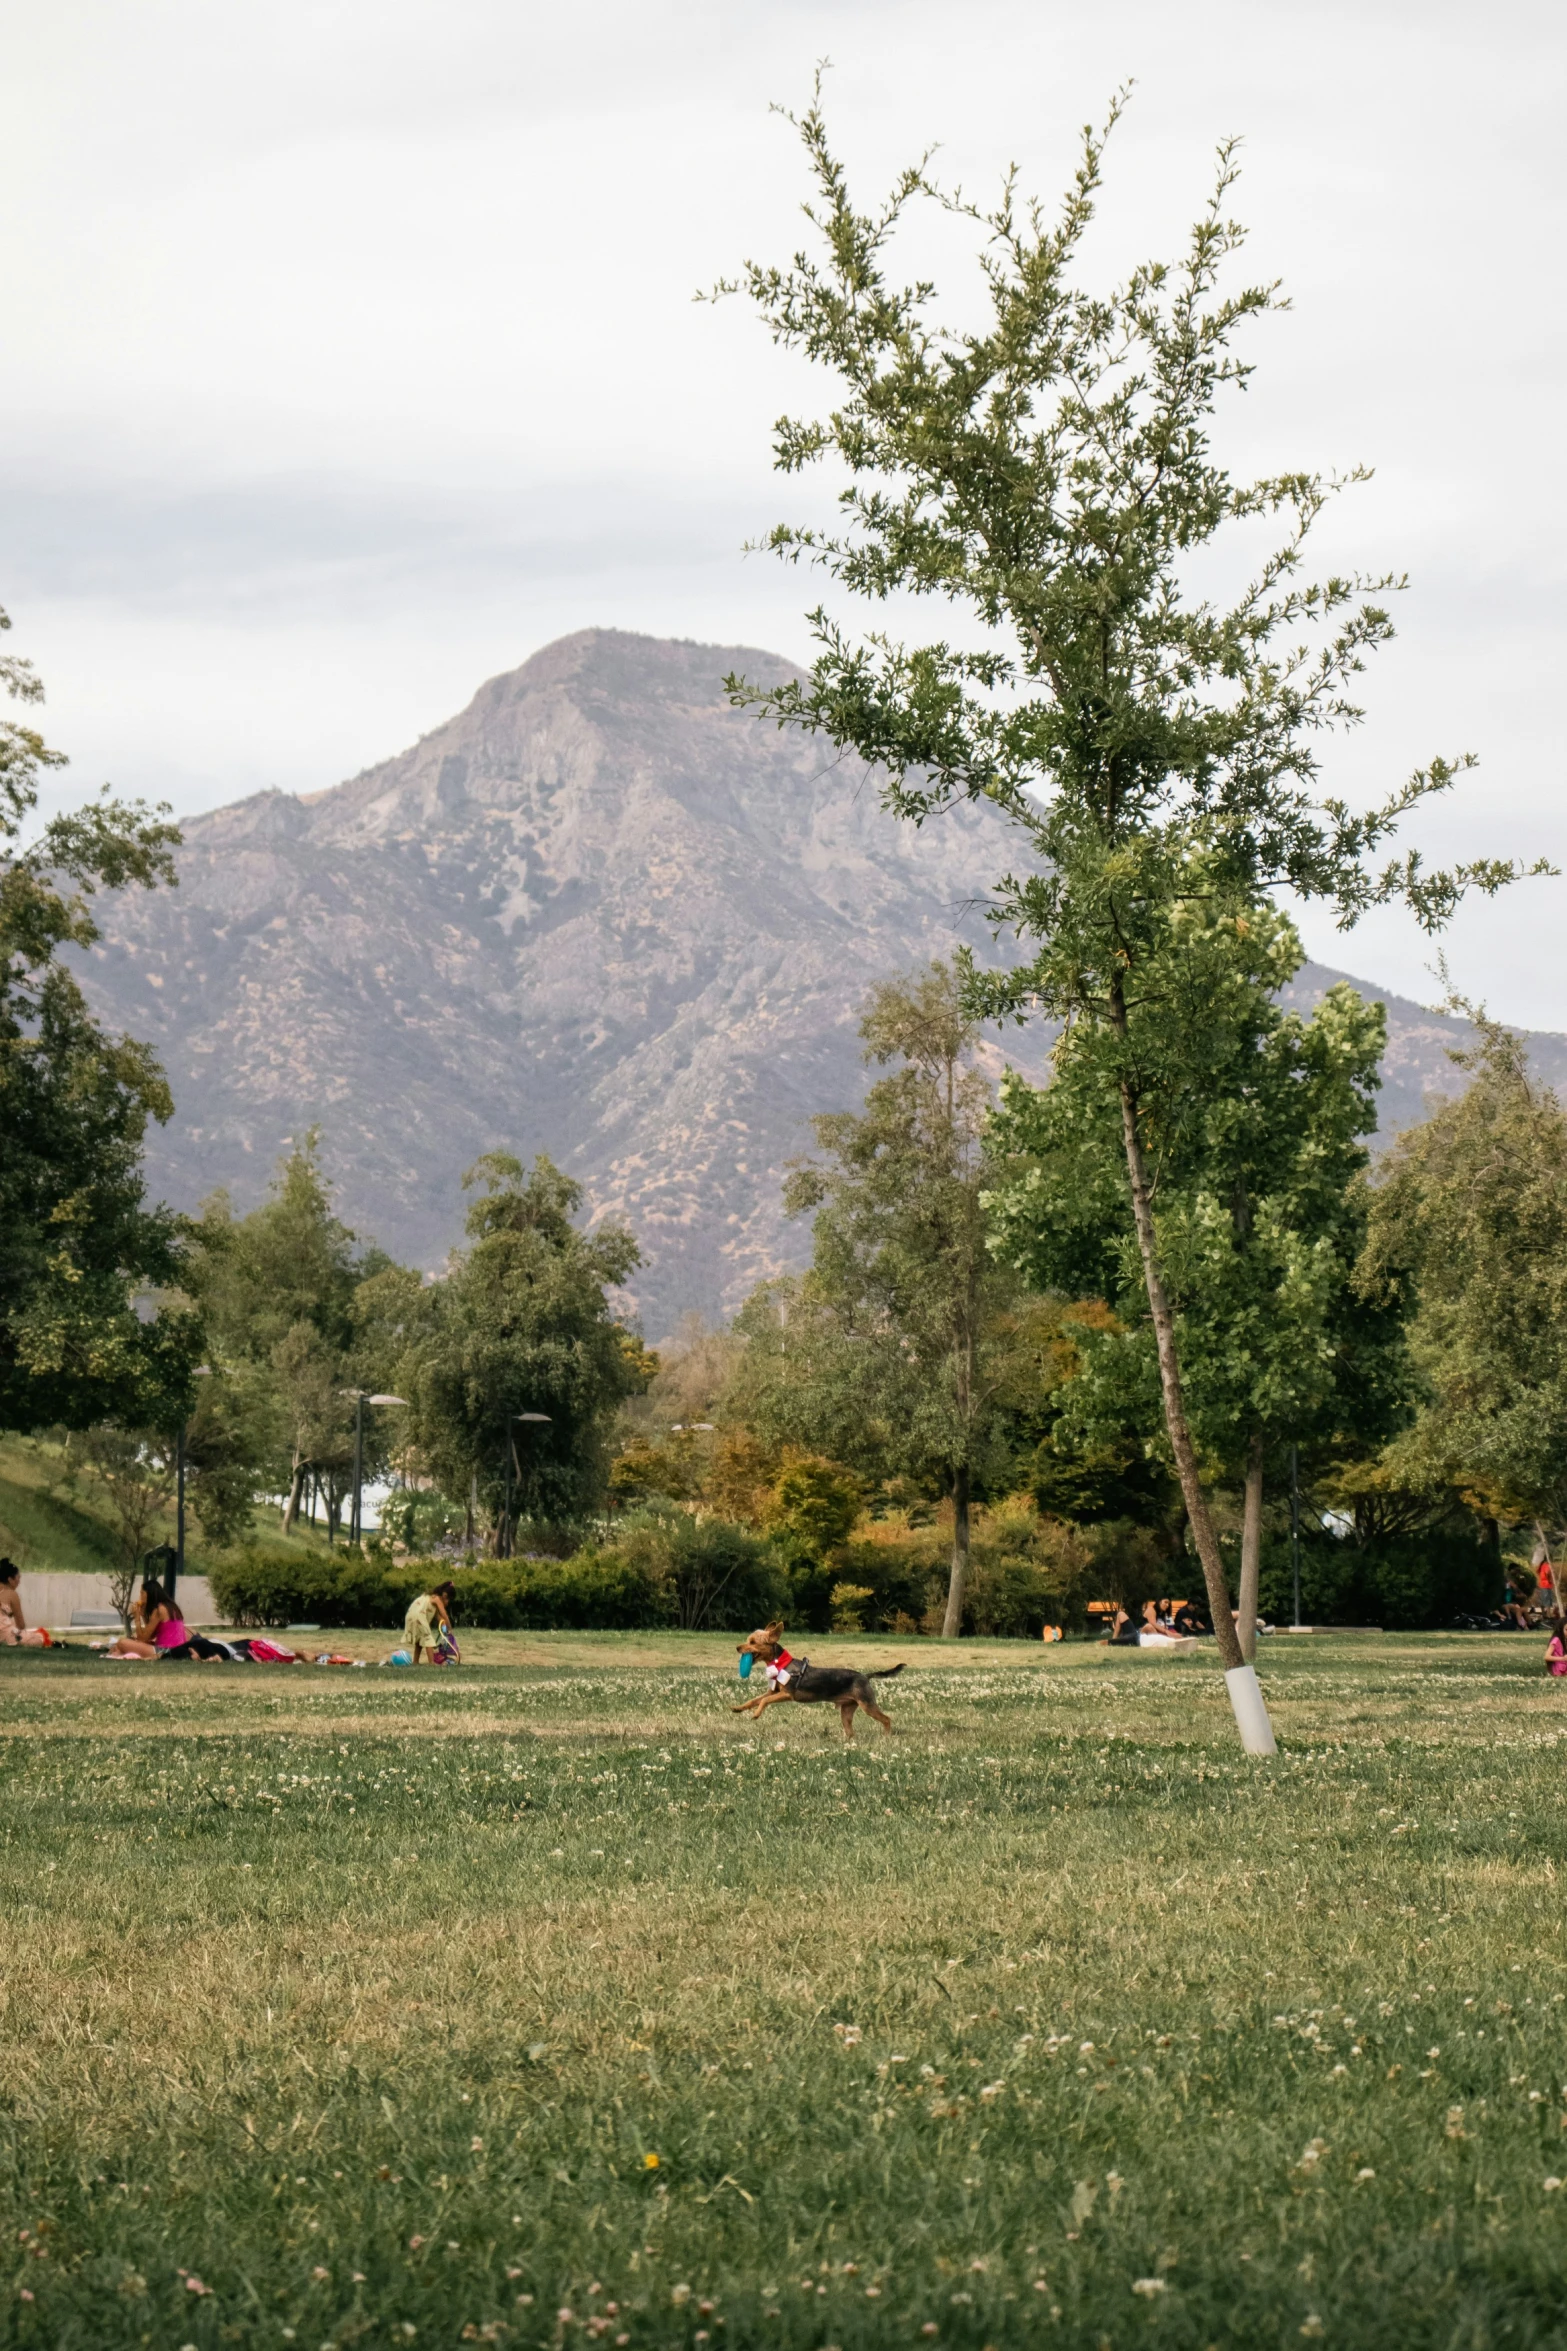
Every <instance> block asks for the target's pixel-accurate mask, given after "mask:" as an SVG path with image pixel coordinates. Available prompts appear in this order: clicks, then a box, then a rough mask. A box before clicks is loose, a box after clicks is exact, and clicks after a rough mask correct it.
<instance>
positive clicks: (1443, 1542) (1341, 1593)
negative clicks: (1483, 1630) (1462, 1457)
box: [1259, 1531, 1502, 1633]
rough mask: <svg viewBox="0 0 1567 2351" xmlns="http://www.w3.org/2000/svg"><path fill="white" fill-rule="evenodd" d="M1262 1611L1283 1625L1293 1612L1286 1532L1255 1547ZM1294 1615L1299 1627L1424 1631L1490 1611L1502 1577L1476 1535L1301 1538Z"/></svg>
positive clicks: (1491, 1552) (1492, 1554) (1497, 1599)
mask: <svg viewBox="0 0 1567 2351" xmlns="http://www.w3.org/2000/svg"><path fill="white" fill-rule="evenodd" d="M1259 1584H1260V1598H1261V1604H1262V1613H1263V1614H1264V1616H1266V1617H1268V1618H1270V1619H1271V1621H1272V1622H1273V1623H1274V1624H1289V1623H1290V1622H1292V1620H1293V1618H1294V1613H1295V1597H1294V1578H1293V1573H1292V1569H1291V1562H1290V1542H1289V1537H1288V1536H1287V1535H1276V1536H1270V1537H1269V1538H1268V1539H1267V1540H1265V1541H1264V1543H1263V1546H1262V1572H1261V1576H1260V1579H1259ZM1300 1594H1301V1600H1300V1605H1301V1616H1302V1618H1303V1619H1304V1621H1305V1622H1306V1623H1307V1624H1366V1625H1381V1626H1382V1627H1383V1628H1384V1629H1385V1630H1386V1631H1388V1632H1398V1633H1412V1632H1426V1631H1430V1630H1432V1629H1433V1628H1434V1627H1437V1626H1441V1625H1444V1624H1448V1623H1450V1622H1451V1621H1452V1619H1453V1618H1454V1617H1455V1616H1458V1615H1460V1614H1463V1615H1470V1614H1473V1615H1482V1614H1484V1613H1485V1612H1486V1611H1487V1610H1489V1609H1492V1608H1495V1607H1496V1606H1498V1604H1499V1603H1500V1600H1501V1596H1502V1572H1501V1568H1500V1566H1499V1564H1498V1561H1497V1557H1496V1553H1495V1551H1494V1550H1493V1549H1492V1548H1491V1546H1490V1545H1489V1544H1488V1543H1486V1542H1484V1541H1482V1540H1481V1539H1480V1538H1479V1537H1478V1536H1473V1535H1469V1534H1467V1533H1464V1532H1442V1531H1438V1532H1436V1533H1433V1534H1429V1535H1405V1536H1400V1537H1398V1538H1396V1539H1392V1540H1387V1541H1383V1542H1377V1543H1365V1544H1360V1543H1350V1542H1335V1541H1334V1540H1333V1538H1332V1537H1331V1536H1323V1535H1317V1534H1313V1535H1309V1536H1304V1535H1303V1536H1302V1538H1301V1545H1300Z"/></svg>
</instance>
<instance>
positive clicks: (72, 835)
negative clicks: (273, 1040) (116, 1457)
mask: <svg viewBox="0 0 1567 2351" xmlns="http://www.w3.org/2000/svg"><path fill="white" fill-rule="evenodd" d="M10 625H11V623H10V620H9V618H8V617H7V616H6V615H5V614H4V613H3V612H0V629H9V627H10ZM0 685H3V687H4V689H5V691H6V693H7V694H8V695H9V696H10V697H11V699H12V700H13V701H14V702H19V703H24V704H26V703H36V702H38V701H40V700H41V699H42V688H41V686H40V685H39V682H38V679H37V677H36V675H35V674H34V672H33V670H32V668H31V666H30V665H29V664H28V663H27V662H25V661H20V660H17V659H15V658H14V657H11V656H5V657H0ZM62 764H63V761H62V757H61V754H60V753H58V752H56V751H52V750H50V749H49V747H48V745H47V744H46V743H45V742H44V739H43V737H42V735H41V734H40V733H39V732H38V731H37V729H36V728H35V727H33V726H29V725H25V724H23V723H22V722H21V721H19V720H17V719H6V720H3V721H0V1426H4V1427H7V1428H14V1429H35V1428H41V1427H47V1426H50V1425H63V1426H66V1427H70V1428H85V1427H87V1426H88V1425H89V1424H91V1423H93V1422H95V1421H100V1420H106V1419H110V1418H114V1419H122V1420H125V1421H127V1422H130V1423H135V1424H140V1423H144V1422H156V1423H157V1424H158V1425H160V1426H164V1427H171V1426H173V1425H174V1423H175V1422H176V1421H177V1420H178V1419H179V1417H180V1415H181V1414H182V1412H183V1411H184V1410H185V1408H186V1407H187V1405H188V1402H189V1396H190V1375H191V1372H192V1370H193V1368H194V1366H195V1363H196V1362H197V1360H198V1357H199V1354H200V1348H201V1337H200V1329H199V1324H198V1322H197V1320H196V1318H195V1317H194V1316H193V1315H192V1314H191V1313H190V1312H189V1311H188V1309H185V1308H182V1307H181V1306H179V1305H178V1304H176V1303H169V1304H166V1305H164V1306H162V1307H161V1308H160V1309H159V1310H158V1311H157V1312H156V1313H147V1312H145V1311H144V1312H143V1313H141V1314H138V1312H137V1301H138V1297H139V1296H140V1295H141V1294H143V1293H150V1292H156V1291H159V1290H168V1289H172V1288H174V1287H175V1286H176V1285H177V1284H178V1282H179V1280H180V1275H181V1263H182V1252H181V1243H180V1227H179V1223H178V1220H177V1219H176V1218H175V1217H174V1216H173V1215H171V1214H170V1212H169V1211H168V1210H167V1209H163V1208H149V1207H148V1206H147V1204H146V1201H145V1198H144V1190H143V1174H142V1145H143V1141H144V1138H145V1136H146V1131H147V1122H148V1120H149V1119H155V1120H159V1121H163V1120H166V1119H167V1118H168V1117H169V1116H170V1114H171V1112H172V1109H173V1104H172V1102H171V1100H170V1097H169V1090H168V1086H167V1084H166V1083H165V1081H164V1077H163V1072H162V1071H161V1069H160V1068H159V1067H158V1064H157V1061H156V1060H155V1058H154V1057H153V1055H152V1054H151V1053H150V1052H149V1051H148V1049H147V1047H146V1046H145V1045H141V1044H138V1043H136V1042H135V1041H134V1040H133V1039H132V1038H129V1037H117V1036H112V1035H110V1034H109V1033H108V1032H107V1031H105V1030H104V1029H103V1028H102V1027H101V1026H100V1024H99V1023H98V1022H97V1021H96V1020H94V1018H93V1016H92V1013H91V1011H90V1010H89V1007H88V1004H87V999H86V997H85V996H84V994H83V992H82V989H81V986H80V984H79V982H78V981H77V979H76V977H75V975H74V974H73V973H72V972H71V971H70V970H69V969H68V968H67V966H66V965H65V963H64V962H62V960H61V958H62V955H63V954H64V953H65V952H66V951H67V950H70V949H73V948H75V949H80V948H86V947H90V946H91V945H92V943H93V941H94V940H95V939H96V938H97V936H98V930H97V926H96V924H95V923H94V921H93V919H92V913H91V908H90V905H89V901H90V900H91V899H92V897H93V896H94V895H95V894H96V893H97V892H98V891H99V890H117V889H122V888H124V887H126V886H127V885H130V884H137V885H139V886H141V887H144V888H154V887H156V886H158V885H160V884H169V885H172V884H173V882H174V880H175V873H174V863H173V851H174V848H175V846H176V844H177V843H178V840H179V834H178V832H177V831H176V830H175V828H174V826H173V825H172V824H169V823H168V822H166V821H165V817H166V811H163V810H153V809H148V808H146V807H144V806H142V805H141V804H139V803H126V802H122V801H117V800H114V799H112V798H110V797H109V795H108V794H107V792H105V793H104V794H102V795H100V796H99V797H98V798H96V799H94V800H90V801H88V802H87V803H86V804H85V805H84V806H82V807H79V808H75V809H71V810H67V811H65V812H64V813H62V814H59V815H56V816H53V817H51V818H49V819H48V821H47V822H46V823H44V824H42V825H41V826H39V827H38V829H37V830H36V832H35V833H34V834H33V835H32V838H31V839H30V840H29V839H26V838H25V836H26V835H27V832H28V829H29V824H30V820H31V819H32V817H33V814H34V811H35V810H36V808H37V804H38V797H39V790H40V780H41V778H42V777H43V775H44V774H45V772H46V771H47V770H48V769H49V768H51V767H57V766H60V765H62Z"/></svg>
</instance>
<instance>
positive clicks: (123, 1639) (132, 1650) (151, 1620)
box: [104, 1576, 190, 1658]
mask: <svg viewBox="0 0 1567 2351" xmlns="http://www.w3.org/2000/svg"><path fill="white" fill-rule="evenodd" d="M189 1639H190V1632H189V1630H188V1628H187V1626H186V1624H185V1622H184V1620H183V1618H182V1617H181V1616H180V1615H179V1613H178V1612H177V1610H176V1609H175V1606H174V1603H173V1601H172V1600H171V1599H170V1598H169V1595H168V1593H167V1592H166V1591H165V1590H164V1588H163V1586H162V1585H161V1584H160V1583H159V1581H158V1579H157V1577H156V1576H145V1577H144V1578H143V1579H142V1587H141V1598H140V1599H139V1600H138V1601H137V1603H136V1605H135V1607H134V1608H133V1609H132V1610H131V1629H130V1631H129V1632H128V1633H121V1634H120V1636H119V1638H118V1639H117V1640H113V1641H111V1642H110V1643H109V1645H108V1647H107V1649H106V1650H105V1651H104V1655H105V1656H106V1657H141V1658H147V1657H161V1656H162V1655H163V1653H164V1651H165V1650H166V1649H179V1648H182V1647H183V1646H184V1644H185V1643H186V1642H187V1641H188V1640H189Z"/></svg>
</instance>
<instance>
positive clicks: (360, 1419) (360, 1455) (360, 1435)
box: [342, 1388, 408, 1544]
mask: <svg viewBox="0 0 1567 2351" xmlns="http://www.w3.org/2000/svg"><path fill="white" fill-rule="evenodd" d="M342 1394H343V1395H345V1396H352V1398H353V1400H354V1500H353V1506H352V1508H351V1510H350V1511H349V1514H348V1540H349V1542H350V1544H354V1543H357V1542H358V1541H359V1540H360V1537H361V1535H362V1533H363V1527H362V1524H361V1515H362V1495H363V1489H364V1480H365V1406H366V1405H367V1404H406V1403H407V1401H408V1399H407V1397H406V1396H372V1395H370V1394H369V1393H368V1391H367V1390H366V1389H364V1388H344V1389H343V1390H342Z"/></svg>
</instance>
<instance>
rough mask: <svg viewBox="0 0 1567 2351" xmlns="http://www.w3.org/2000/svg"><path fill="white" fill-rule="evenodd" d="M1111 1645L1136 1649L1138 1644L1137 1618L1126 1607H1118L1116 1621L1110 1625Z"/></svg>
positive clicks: (1118, 1647) (1113, 1647) (1116, 1647)
mask: <svg viewBox="0 0 1567 2351" xmlns="http://www.w3.org/2000/svg"><path fill="white" fill-rule="evenodd" d="M1110 1646H1111V1647H1112V1649H1135V1648H1136V1646H1137V1620H1136V1618H1135V1617H1134V1616H1133V1615H1132V1613H1131V1611H1130V1610H1129V1609H1127V1608H1125V1607H1121V1606H1117V1608H1116V1612H1115V1622H1114V1624H1113V1625H1112V1626H1111V1627H1110Z"/></svg>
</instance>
